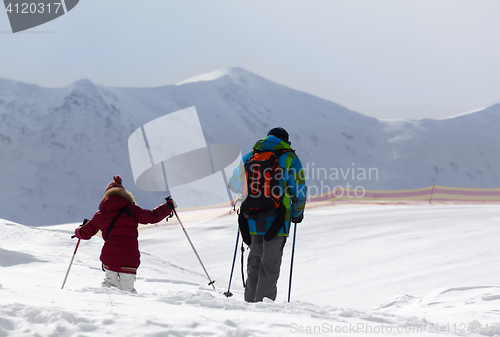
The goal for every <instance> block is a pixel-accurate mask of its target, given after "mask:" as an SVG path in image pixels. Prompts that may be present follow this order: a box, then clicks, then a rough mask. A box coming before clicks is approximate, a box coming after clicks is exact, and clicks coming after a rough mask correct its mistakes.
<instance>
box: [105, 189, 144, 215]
mask: <svg viewBox="0 0 500 337" xmlns="http://www.w3.org/2000/svg"><path fill="white" fill-rule="evenodd" d="M127 204H132V205H135V197H134V195H133V194H132V193H131V192H129V191H127V190H126V189H124V188H122V187H113V188H110V189H109V190H107V191H106V193H104V196H103V197H102V200H101V204H100V205H99V210H100V211H113V210H116V209H120V208H122V207H125V206H127Z"/></svg>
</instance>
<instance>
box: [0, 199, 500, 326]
mask: <svg viewBox="0 0 500 337" xmlns="http://www.w3.org/2000/svg"><path fill="white" fill-rule="evenodd" d="M499 211H500V206H498V205H439V204H435V205H397V206H396V205H394V206H390V205H385V206H380V205H342V206H328V207H321V208H311V209H307V210H306V213H305V219H304V222H303V223H301V224H298V226H297V239H296V249H295V262H294V275H293V286H292V296H291V298H292V300H291V302H290V303H287V302H286V298H287V293H288V276H289V264H290V257H291V247H292V239H291V238H289V241H288V242H287V244H286V246H285V250H284V255H283V256H284V257H283V264H282V271H281V276H280V280H279V283H278V297H277V300H276V302H271V301H265V302H263V303H253V304H250V303H246V302H244V301H243V288H242V285H241V275H240V263H239V261H240V252H238V257H237V263H236V266H235V273H234V276H233V281H232V286H231V292H232V293H233V294H234V296H233V297H230V298H226V297H225V296H224V295H223V294H222V293H223V292H225V291H226V290H227V286H228V283H227V282H228V279H229V272H230V268H231V262H232V257H233V252H234V243H235V236H236V231H237V227H236V215H235V214H231V215H226V216H224V217H220V218H218V219H216V220H211V221H209V222H204V221H203V219H202V218H200V214H199V211H196V214H195V215H192V214H190V212H186V211H183V212H179V216H180V217H181V220H182V221H183V224H184V226H185V227H186V230H187V231H188V233H189V235H190V237H191V239H192V241H193V244H194V245H195V247H196V249H197V251H198V253H199V255H200V257H201V259H202V261H203V263H204V264H205V266H206V268H207V271H208V273H209V274H210V276H211V278H212V279H215V280H216V283H215V284H216V288H217V289H216V290H213V289H212V288H211V287H210V286H208V284H207V283H208V280H207V278H206V276H205V274H204V272H203V270H202V268H201V266H200V264H199V262H198V260H197V259H196V257H195V255H194V253H193V252H192V250H191V247H190V246H189V243H188V242H187V240H186V238H185V237H184V234H183V233H182V230H181V229H180V227H179V225H178V224H177V223H176V222H175V221H172V220H171V221H170V222H168V223H161V224H158V225H150V226H141V228H140V231H139V233H140V234H139V243H140V250H141V253H142V257H141V261H142V264H141V267H140V268H139V271H138V275H137V282H136V289H137V290H138V294H137V295H133V294H129V293H124V292H121V291H118V290H116V289H109V290H106V289H104V288H101V287H100V282H101V280H102V278H103V272H102V271H101V269H100V267H101V266H100V262H99V254H100V249H101V247H102V240H101V239H100V238H99V237H95V238H92V239H91V240H89V241H82V242H81V244H80V246H79V248H78V251H77V254H76V257H75V260H74V263H73V266H72V269H71V272H70V274H69V277H68V280H67V282H66V285H65V289H64V290H61V289H60V287H61V285H62V281H63V279H64V275H65V273H66V270H67V268H68V264H69V261H70V259H71V256H72V254H73V251H74V248H75V245H76V240H71V239H70V235H71V233H72V231H73V229H74V228H75V227H76V226H77V225H78V224H64V225H54V226H48V227H29V226H24V225H20V224H16V223H13V222H10V221H7V220H0V236H1V237H2V241H0V261H1V264H0V271H1V272H0V336H94V335H110V336H115V335H117V336H118V335H120V336H138V335H140V336H294V335H305V334H309V335H310V334H314V333H316V335H351V334H356V335H358V334H359V335H361V336H363V335H374V334H375V335H382V334H391V335H395V336H403V335H406V336H407V335H409V334H418V335H423V336H435V335H437V334H438V332H439V334H447V335H464V334H463V333H462V332H467V335H470V336H495V335H500V327H498V328H497V324H500V316H499V313H500V310H499V307H500V306H499V304H500V302H499V301H500V285H499V282H498V277H499V275H500V264H499V263H498V256H500V246H499V245H498V242H499V239H500V231H499V225H498V224H499V220H500V212H499ZM247 254H248V252H246V256H247ZM469 332H470V334H469Z"/></svg>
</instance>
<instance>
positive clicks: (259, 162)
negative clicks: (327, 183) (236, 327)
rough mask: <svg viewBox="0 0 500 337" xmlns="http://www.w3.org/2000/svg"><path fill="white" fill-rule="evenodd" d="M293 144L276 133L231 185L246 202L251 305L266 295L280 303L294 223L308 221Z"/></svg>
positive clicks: (243, 224)
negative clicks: (282, 274)
mask: <svg viewBox="0 0 500 337" xmlns="http://www.w3.org/2000/svg"><path fill="white" fill-rule="evenodd" d="M290 145H291V143H290V141H289V135H288V132H287V131H286V130H285V129H283V128H281V127H276V128H273V129H271V130H270V131H269V132H268V135H267V137H266V138H263V139H260V140H259V141H257V143H255V145H254V147H253V149H252V151H251V152H249V153H247V154H245V155H244V156H243V158H242V163H240V165H239V166H238V167H237V168H236V169H235V171H234V173H233V176H232V177H231V179H230V182H229V188H230V189H231V190H232V191H233V192H235V193H242V194H243V198H244V201H243V203H242V205H241V208H240V214H239V218H238V222H239V225H240V231H241V234H242V237H243V240H244V241H245V243H247V244H248V245H249V246H250V254H249V256H248V263H247V273H248V279H247V283H246V287H245V301H247V302H261V301H262V300H263V299H264V297H266V298H269V299H271V300H273V301H274V300H275V299H276V293H277V287H276V284H277V282H278V278H279V273H280V267H281V258H282V255H283V248H284V246H285V243H286V238H287V237H288V233H289V230H290V223H291V221H293V222H297V223H300V222H302V219H303V218H304V207H305V203H306V198H307V187H306V185H305V176H304V171H303V169H302V164H301V162H300V160H299V158H298V157H297V155H296V154H295V152H294V151H293V150H292V148H291V147H290ZM272 154H274V155H275V157H273V156H272ZM273 158H274V159H273ZM273 160H274V163H273ZM276 163H277V165H276ZM277 166H279V167H277ZM260 178H262V179H260ZM273 181H275V182H273ZM266 184H268V185H266Z"/></svg>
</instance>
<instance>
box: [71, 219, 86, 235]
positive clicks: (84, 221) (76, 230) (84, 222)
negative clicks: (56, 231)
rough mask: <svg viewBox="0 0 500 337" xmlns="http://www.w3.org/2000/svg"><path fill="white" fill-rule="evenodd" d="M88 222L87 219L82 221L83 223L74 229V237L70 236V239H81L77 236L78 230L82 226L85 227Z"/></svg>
mask: <svg viewBox="0 0 500 337" xmlns="http://www.w3.org/2000/svg"><path fill="white" fill-rule="evenodd" d="M89 221H90V220H89V219H84V220H83V223H82V224H81V225H80V226H78V227H77V228H76V229H75V235H72V236H71V238H72V239H74V238H79V239H81V238H80V237H79V236H78V235H77V234H80V231H79V229H80V228H82V227H83V226H85V224H86V223H87V222H89Z"/></svg>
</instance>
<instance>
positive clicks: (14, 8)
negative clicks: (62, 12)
mask: <svg viewBox="0 0 500 337" xmlns="http://www.w3.org/2000/svg"><path fill="white" fill-rule="evenodd" d="M61 5H62V3H60V2H54V3H52V4H51V3H50V2H49V3H48V4H44V3H38V4H36V3H33V2H32V3H26V2H24V3H22V4H17V3H16V4H15V5H12V3H9V5H8V6H7V8H6V9H5V10H6V11H7V13H9V14H10V13H12V12H14V13H16V14H30V13H31V14H35V13H40V14H42V13H49V14H50V13H56V14H57V12H58V11H59V8H60V7H61Z"/></svg>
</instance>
